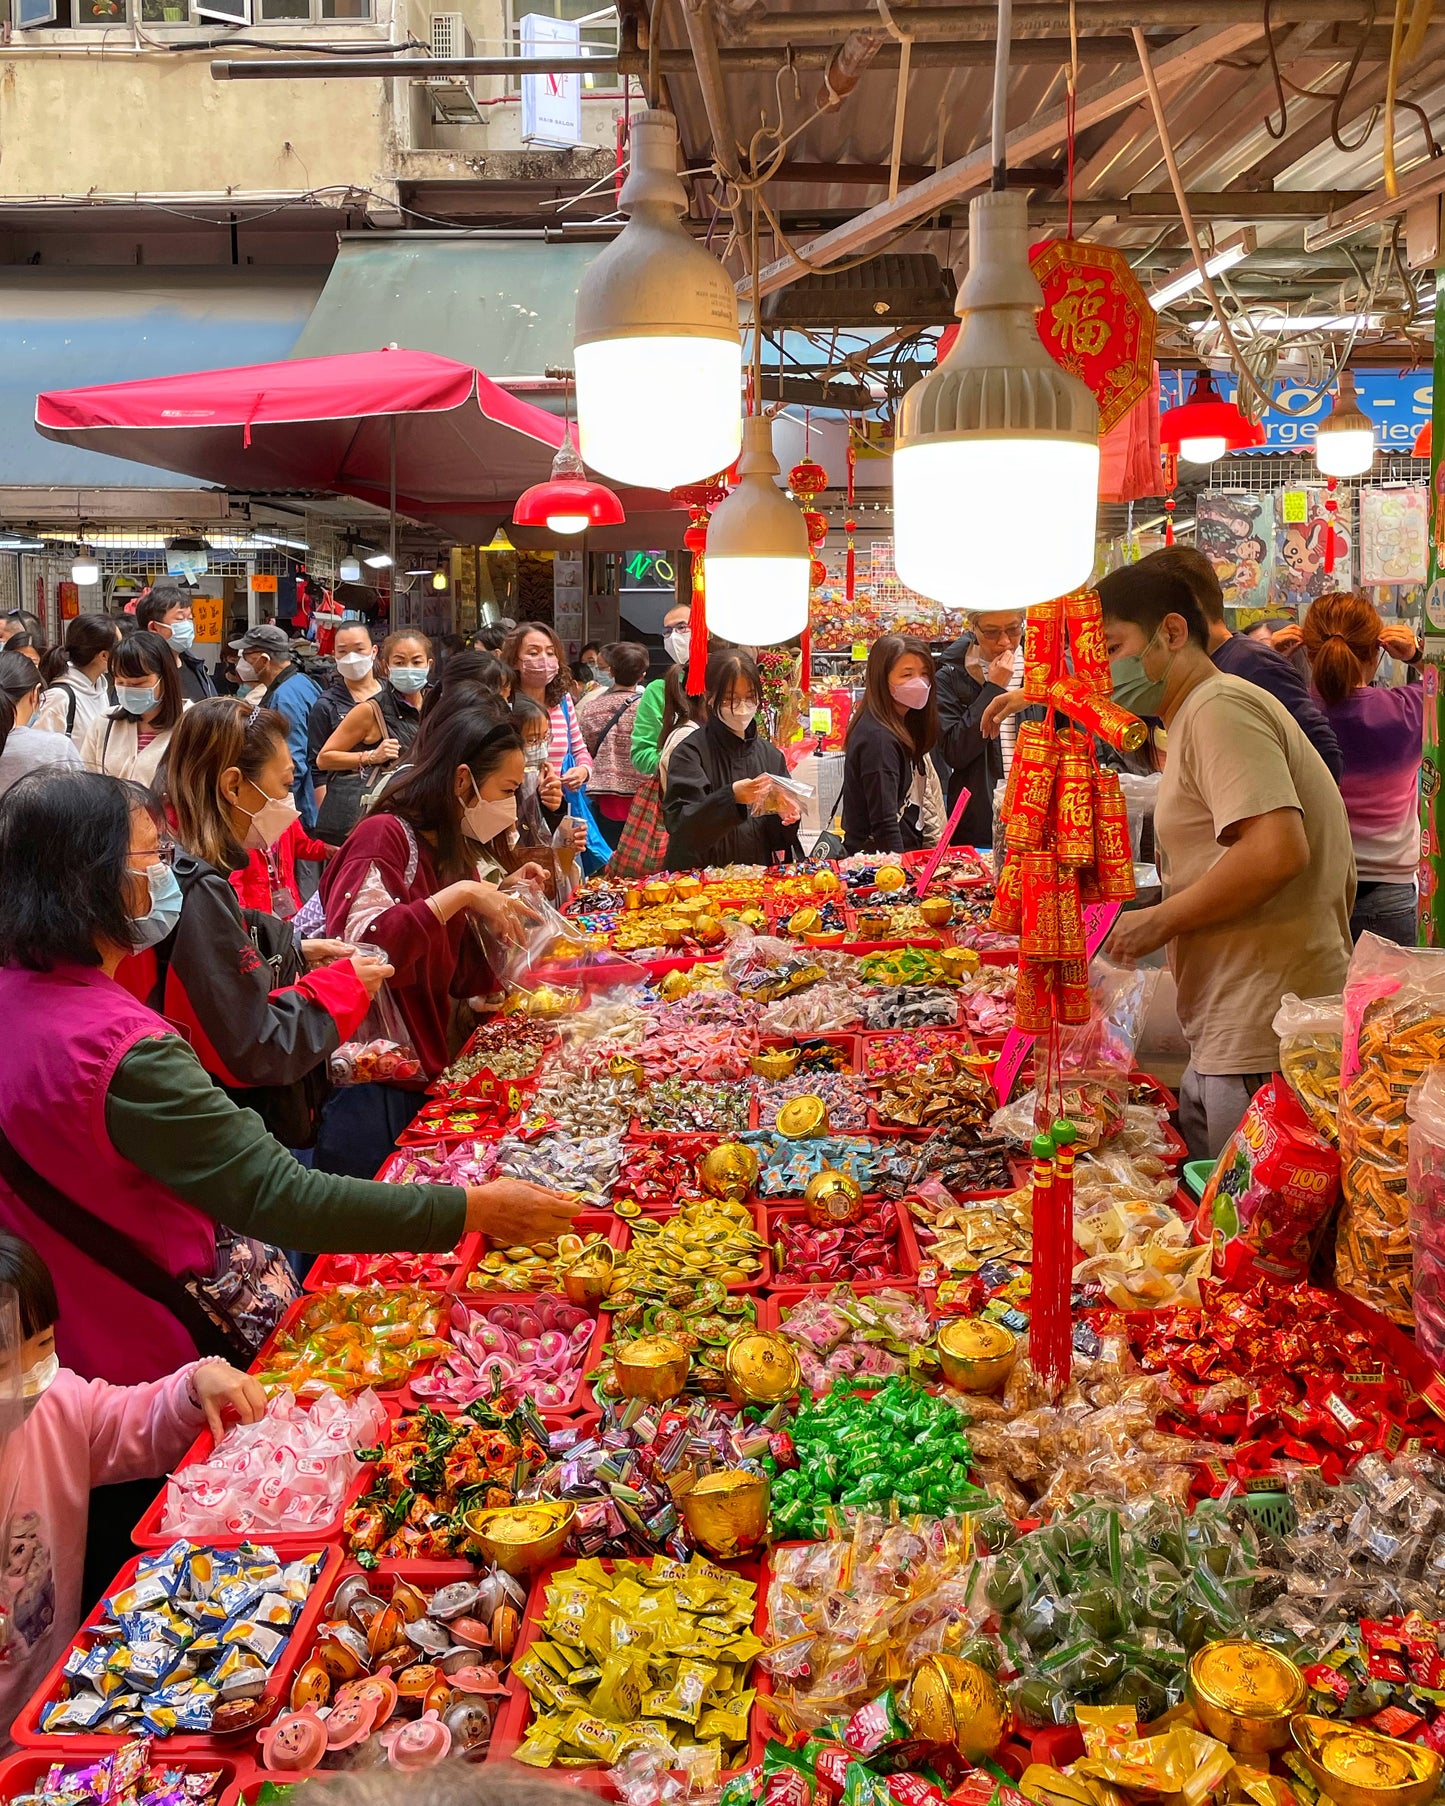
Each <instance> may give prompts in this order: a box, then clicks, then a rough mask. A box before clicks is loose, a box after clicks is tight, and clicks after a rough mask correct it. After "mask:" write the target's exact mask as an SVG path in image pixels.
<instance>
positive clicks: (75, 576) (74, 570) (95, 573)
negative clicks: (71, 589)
mask: <svg viewBox="0 0 1445 1806" xmlns="http://www.w3.org/2000/svg"><path fill="white" fill-rule="evenodd" d="M70 581H71V582H72V583H99V582H100V566H99V565H98V564H97V563H96V562H95V560H94V559H93V558H77V559H76V561H75V563H74V564H73V565H71V567H70Z"/></svg>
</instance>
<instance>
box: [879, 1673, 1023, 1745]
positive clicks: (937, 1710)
mask: <svg viewBox="0 0 1445 1806" xmlns="http://www.w3.org/2000/svg"><path fill="white" fill-rule="evenodd" d="M903 1716H904V1718H905V1719H906V1720H907V1722H908V1727H909V1729H910V1730H911V1731H912V1732H913V1734H914V1736H915V1737H926V1738H927V1739H928V1740H929V1741H930V1742H931V1743H948V1744H952V1746H953V1747H954V1749H956V1750H957V1751H958V1753H959V1755H961V1756H962V1757H964V1759H965V1760H966V1761H969V1762H981V1761H982V1760H983V1759H984V1757H986V1756H991V1755H992V1754H993V1753H994V1751H995V1750H996V1749H997V1748H998V1747H999V1745H1000V1744H1001V1743H1002V1742H1003V1740H1004V1736H1005V1734H1006V1733H1007V1731H1008V1726H1009V1705H1008V1700H1007V1699H1006V1698H1005V1696H1004V1691H1003V1688H1002V1687H1000V1686H999V1684H998V1682H997V1681H996V1680H995V1679H994V1678H993V1676H992V1675H991V1674H988V1673H986V1672H985V1671H984V1670H983V1669H982V1668H980V1667H979V1666H978V1664H977V1663H976V1662H965V1661H963V1660H962V1659H961V1658H960V1657H958V1656H950V1655H934V1656H926V1657H925V1658H924V1660H923V1661H922V1662H920V1663H919V1665H918V1667H917V1668H915V1669H914V1671H913V1679H912V1680H911V1681H910V1682H909V1683H908V1692H907V1694H906V1695H905V1696H904V1700H903Z"/></svg>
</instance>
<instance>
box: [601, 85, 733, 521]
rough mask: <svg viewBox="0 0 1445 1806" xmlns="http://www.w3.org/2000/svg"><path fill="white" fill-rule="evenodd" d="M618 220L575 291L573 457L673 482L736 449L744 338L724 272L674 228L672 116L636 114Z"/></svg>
mask: <svg viewBox="0 0 1445 1806" xmlns="http://www.w3.org/2000/svg"><path fill="white" fill-rule="evenodd" d="M631 145H632V166H631V168H630V170H629V171H628V176H627V180H626V181H625V182H624V183H623V186H622V193H621V196H620V197H619V204H620V206H621V208H622V210H623V211H624V212H625V213H627V214H628V215H629V218H628V221H627V225H626V226H625V227H624V228H623V230H622V231H621V232H620V233H619V234H618V236H617V237H616V238H615V239H613V241H612V243H611V244H610V245H608V247H607V248H606V250H605V251H603V252H602V253H601V255H600V256H599V257H598V258H597V259H596V260H595V262H593V264H592V265H591V266H590V268H589V269H588V271H587V273H586V275H585V276H584V277H583V278H582V282H581V285H580V287H579V288H578V291H577V327H576V334H575V339H576V349H575V352H574V355H573V363H574V366H575V368H576V372H577V428H578V438H579V440H580V444H581V451H582V457H583V459H584V461H585V462H586V463H587V464H588V466H590V468H591V469H593V470H600V471H601V472H602V473H603V475H604V476H609V477H612V478H614V479H615V480H616V481H618V482H622V483H636V484H638V485H639V486H641V487H644V488H649V489H673V488H676V487H677V485H678V484H680V483H696V482H700V481H701V480H702V479H703V478H704V477H709V476H711V475H712V474H713V473H714V472H715V471H718V470H726V469H727V467H728V466H729V465H730V464H731V463H732V462H733V459H734V458H735V457H736V456H737V451H738V442H739V427H738V400H739V394H740V391H741V386H742V355H743V354H742V339H741V337H740V335H739V332H738V308H737V297H736V296H735V294H734V293H733V286H732V283H731V282H730V281H729V279H728V275H727V272H726V271H725V270H724V269H723V267H722V265H721V264H720V263H719V262H718V260H717V259H716V258H715V257H713V256H712V255H711V253H709V252H708V251H705V250H704V249H703V248H702V246H701V245H699V244H698V243H696V242H695V240H693V239H692V238H690V237H689V236H688V234H687V233H686V232H685V231H684V230H683V227H682V224H681V220H680V217H679V216H680V215H681V214H682V213H684V212H685V211H686V208H687V194H686V191H685V190H684V188H683V186H682V183H681V181H680V180H679V179H678V175H677V121H676V120H675V119H674V118H673V116H672V114H671V113H665V112H661V111H659V110H657V109H655V108H653V109H649V110H647V111H646V112H642V113H637V114H634V115H633V119H632V127H631Z"/></svg>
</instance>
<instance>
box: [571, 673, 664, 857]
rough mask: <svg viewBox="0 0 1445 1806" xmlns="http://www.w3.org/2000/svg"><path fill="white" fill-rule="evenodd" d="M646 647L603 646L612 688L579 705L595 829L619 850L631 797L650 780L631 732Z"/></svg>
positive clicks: (596, 692) (638, 703)
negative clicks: (640, 766) (634, 754)
mask: <svg viewBox="0 0 1445 1806" xmlns="http://www.w3.org/2000/svg"><path fill="white" fill-rule="evenodd" d="M647 657H648V654H647V648H646V646H639V645H638V644H637V642H636V641H635V640H615V641H613V643H612V644H611V645H608V646H604V647H603V649H602V653H601V662H602V664H603V665H605V667H606V668H607V670H608V671H610V672H611V673H612V687H611V689H601V688H598V689H595V690H592V691H591V692H589V694H587V695H586V696H584V697H583V698H582V700H581V702H579V703H578V704H577V725H578V726H579V727H580V728H581V729H582V738H583V740H584V741H585V742H586V745H587V750H588V752H589V753H590V754H591V755H592V776H591V778H590V780H589V781H588V785H587V790H588V795H589V796H590V797H591V799H592V801H593V803H595V804H596V816H597V826H598V827H599V828H600V829H601V831H602V837H603V839H604V840H605V841H606V842H607V844H608V846H610V847H611V848H612V849H613V851H614V852H615V851H616V849H617V842H618V839H619V838H620V836H621V834H622V829H623V825H624V823H625V822H626V820H627V816H628V812H629V810H630V809H631V808H632V799H633V797H635V796H636V795H637V793H638V791H639V790H641V788H642V786H643V785H644V784H645V783H646V782H647V774H646V773H645V772H642V771H639V770H638V769H637V766H636V765H635V764H634V763H633V759H632V728H633V723H634V722H635V721H636V720H637V711H638V709H639V707H640V706H641V703H642V686H643V679H644V678H645V677H646V676H647Z"/></svg>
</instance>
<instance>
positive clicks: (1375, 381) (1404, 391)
mask: <svg viewBox="0 0 1445 1806" xmlns="http://www.w3.org/2000/svg"><path fill="white" fill-rule="evenodd" d="M1194 374H1195V373H1194V371H1192V370H1162V371H1160V373H1159V405H1160V408H1161V409H1164V408H1176V407H1178V406H1179V405H1180V404H1181V403H1182V402H1184V401H1186V400H1187V399H1188V397H1189V389H1190V386H1191V384H1192V383H1193V381H1194ZM1354 378H1355V393H1356V394H1357V395H1358V397H1359V401H1360V406H1361V407H1362V408H1363V409H1364V410H1365V412H1366V413H1367V414H1368V415H1369V416H1370V418H1371V419H1372V420H1373V421H1374V423H1375V443H1376V445H1378V446H1379V448H1380V450H1381V451H1382V452H1387V453H1391V454H1393V455H1394V456H1395V457H1397V458H1398V457H1409V455H1410V452H1411V450H1412V448H1413V446H1414V444H1415V435H1416V434H1417V433H1418V432H1419V430H1420V428H1421V427H1422V426H1424V425H1425V423H1426V421H1428V420H1429V418H1430V407H1431V391H1432V381H1431V375H1430V369H1429V366H1428V365H1426V366H1425V367H1424V368H1422V369H1419V370H1371V369H1363V370H1362V369H1355V371H1354ZM1214 381H1215V386H1216V387H1217V388H1218V390H1219V392H1220V394H1221V395H1223V396H1224V398H1225V399H1226V400H1227V401H1233V400H1234V398H1235V390H1236V389H1237V387H1238V384H1237V383H1236V381H1235V379H1234V377H1233V375H1232V374H1225V373H1224V372H1221V371H1218V370H1216V371H1215V372H1214ZM1274 393H1275V395H1276V396H1277V397H1278V398H1279V400H1280V402H1281V403H1282V404H1283V405H1284V406H1285V407H1287V408H1289V409H1290V410H1291V411H1290V413H1288V414H1279V413H1274V412H1271V413H1268V414H1266V415H1265V417H1264V435H1265V442H1264V444H1263V445H1262V446H1260V447H1258V450H1259V451H1261V452H1301V451H1309V450H1310V448H1311V447H1312V446H1313V445H1314V442H1315V428H1316V426H1317V425H1318V424H1319V422H1320V421H1321V420H1322V419H1323V418H1324V416H1325V415H1326V414H1327V413H1328V412H1329V409H1330V396H1329V393H1328V391H1327V392H1326V393H1325V394H1323V395H1315V394H1314V393H1313V392H1312V390H1311V389H1310V386H1309V385H1308V384H1307V383H1288V382H1282V383H1276V384H1275V385H1274ZM1236 455H1239V454H1236ZM1243 455H1245V456H1251V455H1253V454H1250V453H1245V454H1243Z"/></svg>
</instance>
